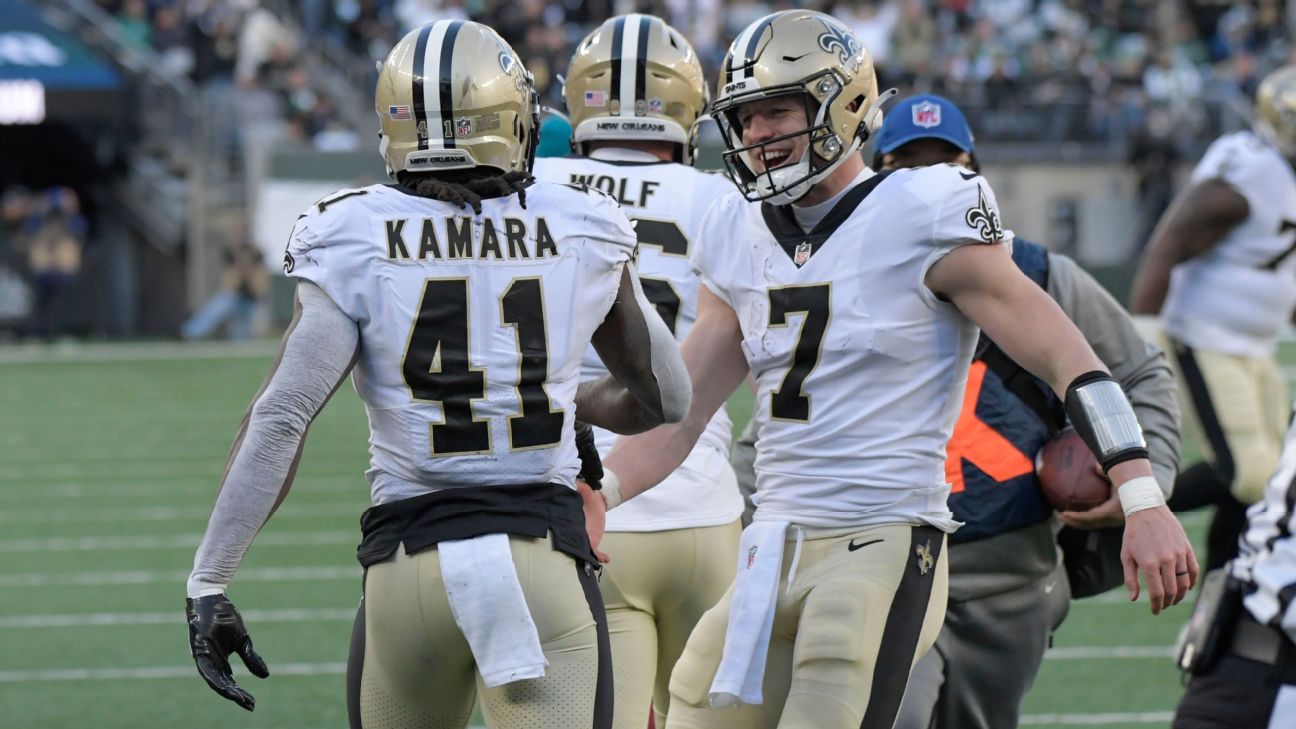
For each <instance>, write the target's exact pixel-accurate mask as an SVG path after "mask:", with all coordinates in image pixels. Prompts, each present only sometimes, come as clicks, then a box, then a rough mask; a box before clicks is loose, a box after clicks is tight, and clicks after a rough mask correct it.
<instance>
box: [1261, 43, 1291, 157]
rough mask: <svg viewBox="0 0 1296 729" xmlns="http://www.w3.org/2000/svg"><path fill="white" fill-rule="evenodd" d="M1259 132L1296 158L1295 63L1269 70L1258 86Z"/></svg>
mask: <svg viewBox="0 0 1296 729" xmlns="http://www.w3.org/2000/svg"><path fill="white" fill-rule="evenodd" d="M1255 129H1256V133H1258V134H1259V135H1260V136H1262V137H1264V138H1265V139H1266V140H1268V141H1269V142H1270V143H1271V144H1273V145H1274V146H1275V147H1277V148H1278V151H1280V152H1282V153H1283V156H1284V157H1287V158H1289V159H1296V66H1283V67H1282V68H1279V69H1277V70H1275V71H1272V72H1270V73H1269V75H1268V76H1265V77H1264V80H1262V81H1261V82H1260V87H1259V88H1258V89H1256V121H1255Z"/></svg>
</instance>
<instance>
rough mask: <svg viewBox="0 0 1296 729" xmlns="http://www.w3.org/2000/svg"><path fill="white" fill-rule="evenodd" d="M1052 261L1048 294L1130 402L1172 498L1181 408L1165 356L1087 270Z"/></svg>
mask: <svg viewBox="0 0 1296 729" xmlns="http://www.w3.org/2000/svg"><path fill="white" fill-rule="evenodd" d="M1049 261H1050V265H1049V283H1048V292H1049V295H1050V296H1051V297H1053V299H1054V300H1055V301H1057V302H1058V305H1059V306H1060V307H1061V308H1062V311H1063V312H1064V313H1065V314H1066V315H1067V316H1068V317H1069V318H1070V319H1071V320H1072V321H1073V322H1075V324H1076V326H1077V327H1078V328H1079V329H1080V331H1081V333H1082V334H1083V335H1084V338H1085V341H1086V342H1088V343H1089V346H1090V347H1092V348H1093V351H1094V353H1095V354H1096V355H1098V358H1099V359H1100V360H1102V361H1103V363H1104V364H1105V365H1107V368H1108V369H1109V370H1110V371H1111V374H1112V377H1114V378H1116V380H1117V381H1118V382H1119V383H1120V385H1121V389H1123V390H1124V391H1125V393H1126V395H1127V396H1128V397H1129V401H1130V404H1131V405H1132V406H1133V407H1134V412H1135V414H1136V415H1137V416H1138V421H1139V424H1140V425H1141V426H1142V428H1143V434H1144V438H1145V439H1146V441H1147V444H1148V454H1149V458H1150V459H1151V461H1152V470H1153V471H1154V472H1155V474H1156V477H1157V483H1158V484H1160V485H1161V487H1162V489H1163V490H1164V491H1165V492H1166V493H1167V494H1168V493H1169V489H1170V488H1171V487H1172V484H1173V483H1174V478H1175V474H1176V472H1177V467H1178V463H1179V406H1178V401H1177V398H1176V394H1175V383H1174V377H1173V375H1172V374H1171V372H1170V364H1169V362H1168V361H1167V359H1166V356H1165V354H1164V353H1163V352H1162V351H1161V350H1160V349H1158V348H1157V347H1156V346H1154V345H1152V344H1149V343H1148V342H1146V341H1144V339H1143V338H1142V336H1140V335H1139V332H1138V329H1137V328H1136V327H1135V326H1134V322H1133V320H1132V319H1130V316H1129V314H1127V313H1126V312H1125V310H1124V309H1123V308H1121V306H1120V304H1119V303H1117V301H1116V300H1115V299H1114V298H1113V297H1112V296H1111V295H1110V294H1109V293H1107V290H1106V289H1104V288H1103V287H1102V286H1101V285H1100V284H1099V283H1098V282H1097V281H1095V280H1094V278H1093V277H1092V276H1090V275H1089V274H1088V273H1086V272H1085V271H1084V269H1082V268H1080V267H1079V266H1078V265H1076V263H1075V262H1074V261H1072V260H1071V259H1069V258H1065V257H1063V256H1058V255H1051V256H1050V257H1049Z"/></svg>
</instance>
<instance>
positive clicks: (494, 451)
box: [284, 183, 635, 504]
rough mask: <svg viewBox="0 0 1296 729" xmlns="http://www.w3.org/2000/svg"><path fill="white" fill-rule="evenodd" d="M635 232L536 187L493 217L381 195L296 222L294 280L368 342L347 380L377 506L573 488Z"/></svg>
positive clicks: (587, 204) (604, 209)
mask: <svg viewBox="0 0 1296 729" xmlns="http://www.w3.org/2000/svg"><path fill="white" fill-rule="evenodd" d="M634 246H635V238H634V231H633V229H632V228H631V227H630V221H629V220H628V219H627V218H626V216H625V214H624V213H622V212H621V211H620V209H619V208H618V206H617V204H616V203H615V202H614V201H613V200H612V199H611V198H609V197H607V196H606V195H603V194H601V193H598V192H587V191H580V190H576V189H573V188H570V187H564V186H561V185H550V184H545V183H538V184H535V185H533V186H531V187H530V188H528V189H527V196H526V207H525V208H523V207H522V206H521V205H520V204H519V200H518V196H517V195H512V196H509V197H506V198H496V199H489V200H483V201H482V214H481V215H478V216H474V215H473V214H472V211H471V210H470V209H467V208H459V207H457V206H455V205H453V204H451V203H446V202H440V201H436V200H430V199H428V198H423V197H418V196H416V195H414V194H413V193H412V192H410V191H408V190H406V189H404V188H400V187H396V186H383V185H374V186H371V187H365V188H361V189H356V190H347V191H342V192H339V193H336V194H334V195H332V196H330V197H328V198H325V199H324V200H321V201H320V202H319V203H318V204H316V205H314V206H312V207H311V208H310V209H309V210H307V211H306V213H305V214H304V215H302V217H301V218H300V219H299V220H298V221H297V225H296V227H295V228H294V229H293V233H292V238H291V239H290V241H289V243H288V251H287V254H286V256H285V259H284V270H285V272H286V273H287V274H288V275H289V276H293V277H296V278H302V279H306V280H309V281H311V282H313V283H315V284H316V285H318V286H319V287H320V288H322V289H324V291H325V292H326V293H328V295H329V296H330V297H331V298H332V299H333V301H334V302H335V303H336V304H337V305H338V306H339V307H340V308H341V309H342V310H343V311H344V312H346V314H347V315H348V316H350V317H351V318H352V319H353V320H355V322H356V323H357V325H358V326H359V328H360V354H359V359H358V360H357V361H356V365H355V369H354V371H353V373H352V382H353V384H354V385H355V388H356V392H358V393H359V395H360V398H361V399H362V400H363V401H364V404H365V409H366V411H367V412H368V416H369V426H370V441H369V452H370V456H371V458H370V468H369V471H368V472H367V476H368V479H369V483H370V486H371V490H372V494H373V501H374V503H376V504H380V503H386V502H389V501H394V500H397V499H403V498H409V497H411V496H417V495H420V494H425V493H428V492H429V491H434V490H439V489H442V488H448V487H458V486H472V485H506V484H521V483H562V484H566V485H568V486H573V485H574V482H575V476H576V474H577V472H578V471H579V462H578V458H577V456H576V447H575V439H574V436H573V431H572V427H571V421H572V414H573V412H574V409H575V408H574V398H575V395H576V385H577V382H578V379H579V375H580V361H581V357H582V356H583V355H584V353H585V349H586V348H587V347H588V346H589V343H590V337H591V336H592V334H593V333H594V330H595V329H596V328H597V327H598V326H599V324H600V323H602V321H603V319H604V318H605V317H606V316H607V313H608V311H609V310H610V309H611V307H612V302H613V300H614V298H615V296H616V292H617V289H618V287H619V284H620V279H621V270H622V268H623V266H624V265H625V263H626V262H627V261H629V260H630V258H631V256H632V255H633V253H634Z"/></svg>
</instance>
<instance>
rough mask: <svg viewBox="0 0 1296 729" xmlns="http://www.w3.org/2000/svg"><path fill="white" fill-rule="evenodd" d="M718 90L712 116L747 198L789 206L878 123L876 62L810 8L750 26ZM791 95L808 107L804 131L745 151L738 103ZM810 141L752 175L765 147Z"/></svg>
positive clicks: (881, 97)
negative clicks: (791, 155)
mask: <svg viewBox="0 0 1296 729" xmlns="http://www.w3.org/2000/svg"><path fill="white" fill-rule="evenodd" d="M719 87H720V92H719V94H718V95H717V96H716V100H715V103H714V104H713V106H712V112H711V114H712V116H713V117H714V118H715V120H716V122H717V123H718V124H719V125H720V132H721V138H722V139H723V140H724V143H725V146H726V147H728V151H726V152H725V153H724V161H725V166H726V167H728V168H729V173H730V175H731V176H732V177H733V179H734V181H735V182H737V183H738V188H739V189H740V190H742V193H743V195H744V196H746V198H747V199H748V200H767V201H769V202H771V203H773V204H775V205H786V204H788V203H791V202H794V201H796V200H798V199H800V198H801V197H802V196H803V195H805V194H806V193H807V192H809V191H810V188H811V186H813V185H814V184H815V183H816V182H819V181H820V180H822V179H823V178H825V177H827V176H828V175H829V174H831V173H832V171H833V170H835V169H837V167H838V166H839V165H840V164H841V163H842V162H844V161H846V159H848V157H849V156H850V155H852V154H855V153H857V152H858V151H859V149H860V147H861V146H862V145H863V144H864V142H865V140H867V139H868V137H869V135H870V134H872V133H873V132H874V131H876V130H877V129H878V128H879V127H881V125H882V111H881V108H880V107H881V104H882V102H883V101H885V100H886V99H887V98H889V97H890V96H892V95H894V94H895V90H894V89H892V90H891V91H888V92H887V93H885V94H882V95H879V94H878V89H877V75H876V74H875V73H874V71H873V58H872V57H871V56H870V55H869V52H868V50H867V49H865V48H864V46H863V44H861V43H860V41H859V39H858V38H856V37H855V34H854V33H852V32H851V30H850V29H849V28H847V27H846V26H845V25H843V24H842V23H841V21H838V20H837V19H835V18H833V17H831V16H829V15H824V14H823V13H818V12H814V11H811V10H784V11H782V12H777V13H773V14H771V15H767V16H765V17H763V18H761V19H760V20H757V21H756V22H754V23H752V24H751V25H749V26H747V28H746V29H744V30H743V31H742V32H741V33H739V34H738V37H737V38H736V39H735V40H734V42H733V45H731V46H730V47H729V52H728V54H727V55H726V56H725V60H724V64H723V66H722V67H721V69H720V81H719ZM791 94H796V95H799V96H801V97H802V98H803V99H804V101H805V104H806V119H807V120H809V124H808V126H807V127H806V128H805V129H803V130H801V131H798V132H795V133H793V134H788V135H784V136H782V137H778V138H775V139H770V140H766V141H765V142H761V143H758V144H752V145H747V146H744V144H743V139H742V124H741V123H740V122H739V116H738V109H739V107H740V106H742V105H743V104H746V103H748V102H752V101H756V100H758V99H767V98H771V97H775V96H783V95H791ZM801 135H808V137H809V142H810V143H809V145H808V146H807V148H806V151H805V153H804V154H803V155H801V158H800V159H791V160H788V161H787V162H786V163H785V164H782V165H780V166H778V167H775V168H773V169H769V170H765V171H762V172H760V173H757V172H756V171H755V168H753V167H752V165H751V160H752V159H755V158H761V157H762V156H763V155H764V153H765V150H764V147H765V145H766V144H771V143H774V142H781V141H784V140H787V139H790V138H793V137H798V136H801Z"/></svg>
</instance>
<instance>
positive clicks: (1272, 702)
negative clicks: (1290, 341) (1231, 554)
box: [1174, 424, 1296, 729]
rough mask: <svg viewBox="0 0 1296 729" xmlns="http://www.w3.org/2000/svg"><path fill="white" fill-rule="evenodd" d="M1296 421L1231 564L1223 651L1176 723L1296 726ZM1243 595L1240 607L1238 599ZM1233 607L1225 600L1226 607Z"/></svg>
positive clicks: (1181, 726)
mask: <svg viewBox="0 0 1296 729" xmlns="http://www.w3.org/2000/svg"><path fill="white" fill-rule="evenodd" d="M1294 533H1296V424H1293V425H1292V427H1291V428H1290V429H1289V430H1288V431H1287V436H1286V440H1285V441H1284V442H1283V450H1282V458H1281V461H1280V462H1279V464H1278V470H1277V471H1276V472H1275V473H1274V475H1273V476H1272V477H1271V478H1270V479H1269V485H1268V486H1267V487H1266V488H1265V494H1264V498H1263V499H1262V500H1261V501H1260V502H1259V503H1257V504H1255V505H1254V506H1252V507H1251V508H1250V509H1249V510H1248V511H1247V527H1246V531H1245V532H1243V534H1242V538H1241V540H1240V541H1239V549H1240V551H1239V554H1238V557H1237V558H1235V559H1234V560H1233V561H1232V562H1229V564H1228V566H1227V567H1225V569H1227V570H1229V574H1230V576H1231V577H1232V579H1233V582H1234V584H1235V585H1236V586H1237V588H1240V589H1234V590H1228V591H1226V592H1225V597H1224V600H1226V601H1228V600H1233V601H1235V602H1234V604H1233V607H1238V608H1240V609H1236V610H1233V611H1232V612H1233V613H1234V614H1235V615H1236V619H1235V620H1234V624H1233V626H1232V628H1231V630H1229V629H1227V626H1226V629H1225V630H1224V632H1223V633H1221V645H1222V647H1223V650H1222V654H1221V655H1220V657H1219V659H1218V660H1216V661H1214V662H1213V663H1212V664H1211V665H1210V667H1209V668H1208V669H1207V670H1206V671H1205V672H1203V673H1199V674H1197V675H1194V676H1193V678H1192V680H1191V681H1190V682H1189V683H1188V690H1187V693H1186V694H1184V697H1183V700H1181V701H1180V702H1179V709H1178V711H1176V712H1175V719H1174V729H1290V728H1291V727H1296V534H1294ZM1238 600H1240V601H1241V605H1240V606H1238V605H1237V604H1236V601H1238ZM1229 608H1230V606H1229V605H1228V604H1222V605H1221V608H1220V612H1221V614H1227V613H1228V612H1229Z"/></svg>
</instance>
